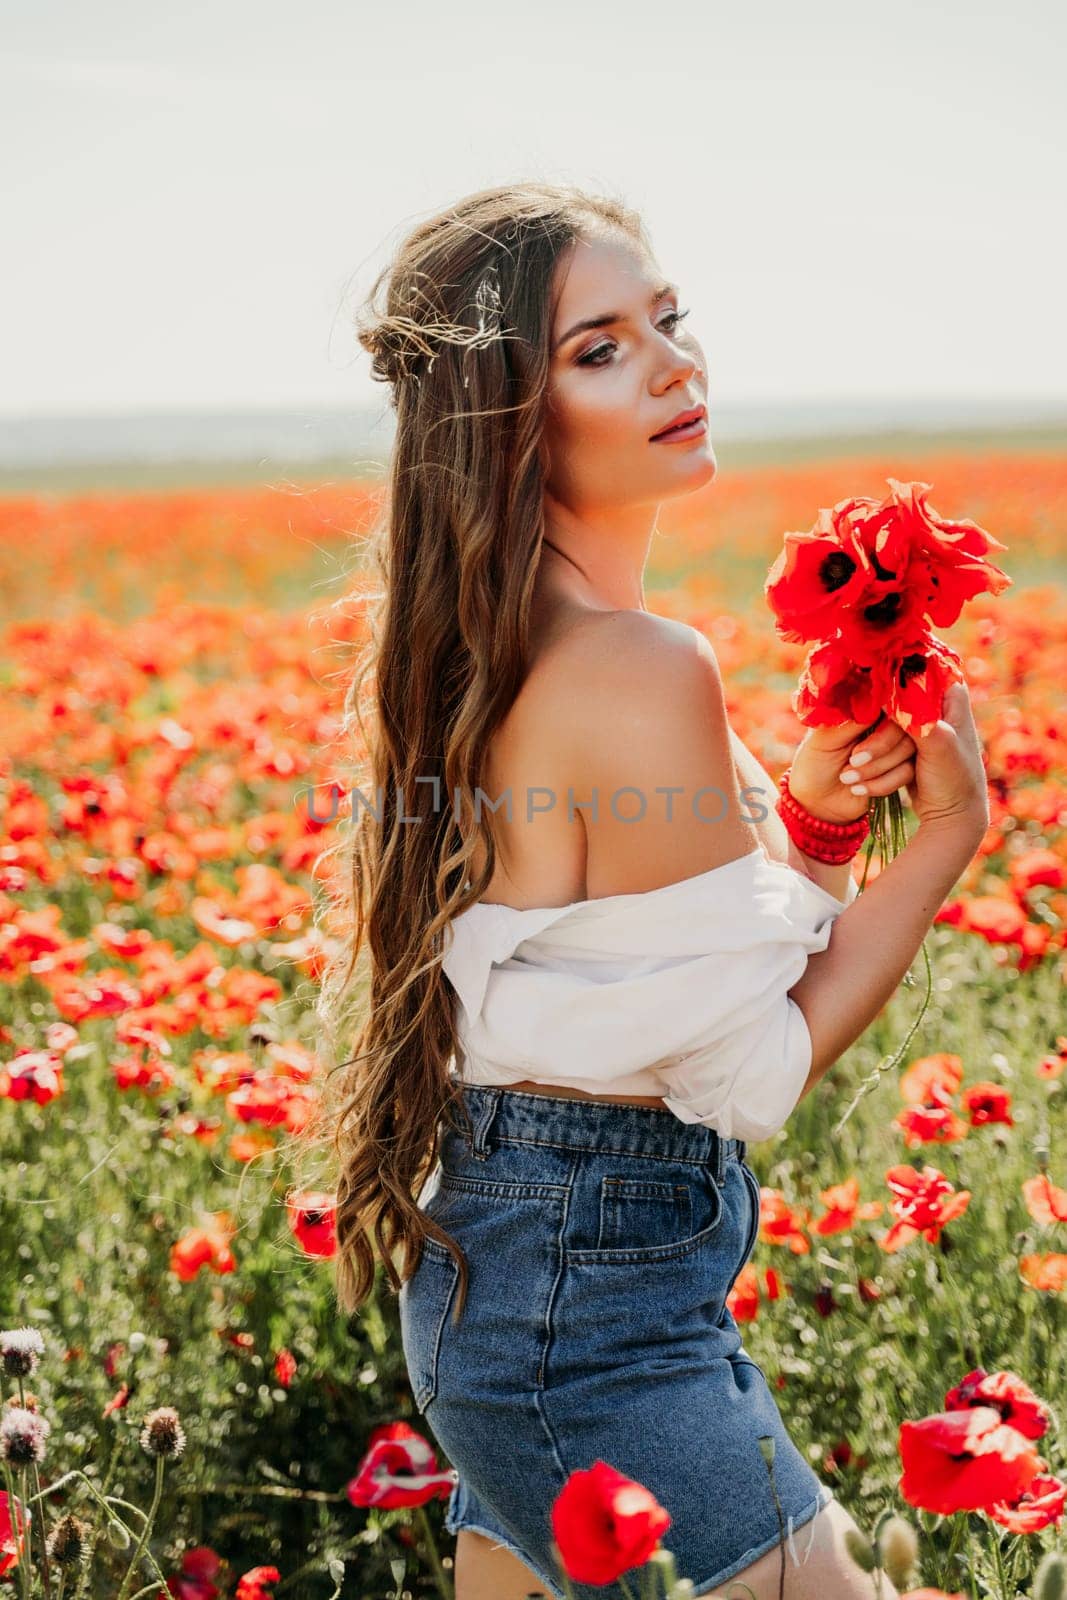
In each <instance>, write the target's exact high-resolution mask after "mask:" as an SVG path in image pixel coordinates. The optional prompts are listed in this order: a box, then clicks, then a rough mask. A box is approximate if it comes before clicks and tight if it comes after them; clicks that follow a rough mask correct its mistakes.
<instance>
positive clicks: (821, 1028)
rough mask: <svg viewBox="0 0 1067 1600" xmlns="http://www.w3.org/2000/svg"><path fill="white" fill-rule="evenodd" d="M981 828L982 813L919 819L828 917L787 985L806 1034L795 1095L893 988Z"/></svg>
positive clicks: (963, 865) (968, 858)
mask: <svg viewBox="0 0 1067 1600" xmlns="http://www.w3.org/2000/svg"><path fill="white" fill-rule="evenodd" d="M985 830H986V822H985V821H983V819H982V817H981V816H980V815H976V816H975V817H974V818H973V819H969V818H967V817H965V816H961V817H958V818H953V819H951V820H948V819H946V820H945V821H943V822H924V823H921V824H920V826H919V828H918V829H917V830H916V832H915V833H914V834H913V836H912V837H911V839H909V841H908V844H907V846H906V848H905V849H904V850H902V851H901V852H900V854H899V855H898V856H895V857H894V858H893V860H892V861H891V862H890V863H889V864H888V866H887V867H885V868H884V870H883V871H881V872H879V874H878V876H877V877H876V878H874V879H873V881H871V882H869V883H868V884H867V887H866V888H865V889H864V891H863V893H862V894H861V895H860V896H859V897H858V898H857V899H856V900H854V901H853V902H852V904H851V905H850V906H846V908H845V910H844V911H842V912H840V913H839V914H838V916H836V917H835V918H834V925H833V928H832V930H831V933H830V942H829V944H828V945H827V947H826V949H825V950H818V951H816V952H815V953H814V954H812V955H809V957H808V964H807V967H806V968H805V969H804V972H803V974H802V976H801V977H800V979H799V980H798V981H797V982H796V983H795V984H794V985H793V987H792V988H791V989H790V991H789V998H790V999H791V1000H794V1001H795V1002H796V1003H797V1005H798V1006H799V1007H800V1009H801V1011H802V1012H803V1014H804V1020H805V1022H806V1023H807V1025H808V1033H809V1034H810V1036H811V1070H810V1071H809V1073H808V1076H807V1079H806V1080H805V1083H804V1087H803V1089H802V1090H801V1092H800V1097H801V1099H803V1097H804V1095H806V1094H807V1093H808V1091H809V1090H810V1089H813V1088H814V1087H815V1085H816V1084H817V1083H818V1081H819V1079H820V1078H822V1077H823V1076H824V1075H825V1074H826V1073H827V1072H828V1071H829V1070H830V1068H831V1067H832V1066H833V1064H834V1062H835V1061H837V1059H838V1058H839V1057H840V1056H841V1055H842V1054H843V1052H844V1051H845V1050H847V1049H848V1047H849V1045H850V1044H852V1042H853V1041H854V1040H855V1039H858V1038H859V1036H860V1035H861V1034H862V1033H863V1032H864V1030H865V1029H866V1028H867V1027H869V1026H870V1024H871V1023H872V1022H873V1021H874V1019H875V1017H876V1016H877V1015H878V1013H879V1012H880V1011H881V1009H882V1007H883V1006H884V1005H885V1003H886V1001H887V1000H888V999H889V997H890V996H891V995H892V994H893V992H894V991H895V989H896V987H897V985H898V984H899V983H900V980H901V978H902V977H903V976H904V974H905V973H906V972H907V970H908V968H909V967H910V966H911V963H912V961H913V960H914V959H915V956H916V955H917V954H918V951H919V947H920V946H921V944H922V941H923V939H924V937H925V936H926V933H927V931H928V929H929V928H930V926H931V925H932V923H933V920H934V918H935V917H936V915H937V913H938V911H939V910H940V908H941V906H942V905H943V903H944V901H945V898H946V896H947V895H948V894H949V892H950V890H951V889H952V888H953V887H954V886H955V884H956V883H957V882H958V881H959V879H960V877H961V876H962V874H963V872H964V871H965V869H966V868H967V866H968V865H969V863H970V862H971V861H972V860H973V858H974V855H975V852H976V851H977V849H978V846H979V845H980V843H981V842H982V838H983V835H984V834H985Z"/></svg>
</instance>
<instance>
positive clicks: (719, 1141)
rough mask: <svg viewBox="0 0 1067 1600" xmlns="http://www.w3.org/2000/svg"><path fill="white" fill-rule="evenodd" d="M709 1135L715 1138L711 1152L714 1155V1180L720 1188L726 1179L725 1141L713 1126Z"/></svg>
mask: <svg viewBox="0 0 1067 1600" xmlns="http://www.w3.org/2000/svg"><path fill="white" fill-rule="evenodd" d="M711 1136H712V1138H713V1139H714V1140H715V1148H714V1150H713V1152H712V1154H713V1155H714V1157H715V1182H716V1183H717V1184H718V1185H719V1188H720V1189H721V1188H722V1186H723V1183H724V1182H725V1179H726V1141H725V1139H724V1138H723V1137H722V1135H721V1134H720V1133H717V1132H716V1131H715V1129H714V1128H713V1129H712V1135H711Z"/></svg>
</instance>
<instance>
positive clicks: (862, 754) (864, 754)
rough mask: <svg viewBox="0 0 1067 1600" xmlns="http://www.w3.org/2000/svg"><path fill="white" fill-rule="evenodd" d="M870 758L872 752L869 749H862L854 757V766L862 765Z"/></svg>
mask: <svg viewBox="0 0 1067 1600" xmlns="http://www.w3.org/2000/svg"><path fill="white" fill-rule="evenodd" d="M870 759H871V752H870V751H869V750H860V751H859V752H858V754H856V755H854V756H853V757H852V765H853V766H854V767H862V765H863V763H864V762H865V761H869V760H870Z"/></svg>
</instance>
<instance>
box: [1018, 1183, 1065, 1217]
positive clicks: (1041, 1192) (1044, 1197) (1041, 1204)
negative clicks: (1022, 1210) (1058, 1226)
mask: <svg viewBox="0 0 1067 1600" xmlns="http://www.w3.org/2000/svg"><path fill="white" fill-rule="evenodd" d="M1023 1195H1024V1197H1025V1199H1026V1209H1027V1211H1029V1213H1030V1215H1031V1216H1032V1217H1033V1219H1034V1221H1035V1222H1041V1223H1043V1224H1044V1225H1045V1227H1051V1225H1052V1224H1053V1223H1054V1222H1067V1189H1059V1188H1057V1187H1056V1185H1055V1184H1054V1183H1052V1182H1051V1181H1050V1179H1049V1177H1048V1174H1047V1173H1044V1172H1042V1173H1039V1174H1038V1176H1037V1177H1036V1178H1027V1179H1025V1181H1024V1182H1023Z"/></svg>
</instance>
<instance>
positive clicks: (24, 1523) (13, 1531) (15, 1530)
mask: <svg viewBox="0 0 1067 1600" xmlns="http://www.w3.org/2000/svg"><path fill="white" fill-rule="evenodd" d="M32 1530H33V1512H32V1511H31V1510H30V1508H29V1506H24V1505H23V1503H22V1501H21V1500H20V1499H19V1498H18V1496H17V1495H16V1496H15V1498H14V1500H10V1499H9V1498H8V1494H7V1490H6V1489H0V1574H3V1573H5V1572H13V1571H14V1570H15V1568H16V1567H17V1566H18V1564H19V1556H20V1555H21V1554H22V1547H23V1545H24V1544H25V1542H26V1540H27V1539H28V1538H29V1536H30V1534H31V1532H32Z"/></svg>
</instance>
